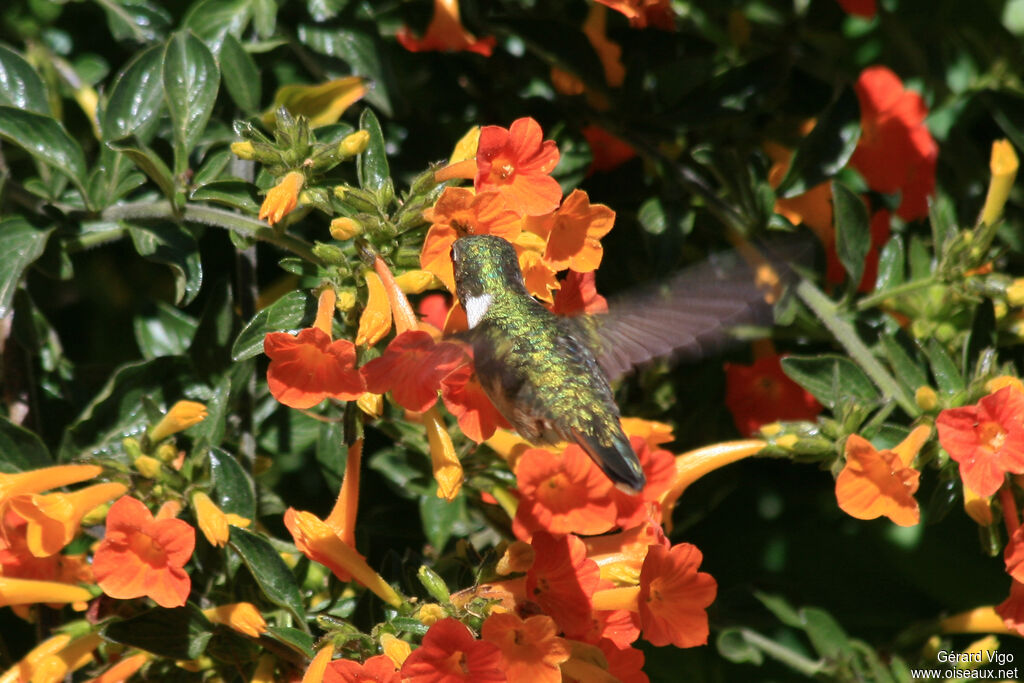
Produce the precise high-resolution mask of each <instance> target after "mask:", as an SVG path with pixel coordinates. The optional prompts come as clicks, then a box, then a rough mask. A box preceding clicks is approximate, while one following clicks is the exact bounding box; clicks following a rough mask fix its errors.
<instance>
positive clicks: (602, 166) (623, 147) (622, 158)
mask: <svg viewBox="0 0 1024 683" xmlns="http://www.w3.org/2000/svg"><path fill="white" fill-rule="evenodd" d="M580 132H581V133H583V137H584V138H586V140H587V144H588V145H590V168H589V169H587V175H590V174H591V173H597V172H602V173H606V172H608V171H612V170H614V169H616V168H618V167H619V166H621V165H622V164H624V163H626V162H627V161H629V160H630V159H632V158H633V157H635V156H636V150H635V149H633V146H632V145H631V144H629V143H628V142H625V141H623V140H622V139H621V138H617V137H615V136H614V135H612V134H611V133H609V132H608V131H607V130H605V129H604V128H602V127H601V126H597V125H589V126H587V127H585V128H584V129H583V130H582V131H580Z"/></svg>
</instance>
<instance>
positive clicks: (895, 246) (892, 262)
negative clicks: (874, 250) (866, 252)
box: [875, 235, 906, 292]
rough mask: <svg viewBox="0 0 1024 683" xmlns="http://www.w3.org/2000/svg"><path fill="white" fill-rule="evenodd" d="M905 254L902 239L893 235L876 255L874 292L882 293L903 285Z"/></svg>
mask: <svg viewBox="0 0 1024 683" xmlns="http://www.w3.org/2000/svg"><path fill="white" fill-rule="evenodd" d="M905 260H906V254H905V253H904V251H903V238H902V237H901V236H899V235H893V236H892V237H891V238H890V239H889V241H888V242H886V243H885V246H884V247H882V251H881V252H880V253H879V255H878V276H877V277H876V278H875V291H876V292H884V291H885V290H887V289H889V288H890V287H895V286H897V285H901V284H903V263H904V261H905Z"/></svg>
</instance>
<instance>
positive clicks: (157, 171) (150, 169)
mask: <svg viewBox="0 0 1024 683" xmlns="http://www.w3.org/2000/svg"><path fill="white" fill-rule="evenodd" d="M107 146H109V147H110V149H112V150H113V151H115V152H117V153H118V154H123V155H125V156H126V157H128V158H129V159H131V160H132V161H133V162H135V165H136V166H138V167H139V168H140V169H142V172H143V173H145V174H146V175H147V176H149V179H150V180H152V181H153V182H154V183H156V185H157V187H159V188H160V191H161V192H163V193H164V196H166V197H171V196H173V195H174V176H173V175H172V174H171V169H169V168H167V164H165V163H164V161H163V159H161V158H160V157H158V156H157V155H156V152H154V151H153V150H151V149H150V148H149V147H145V146H142V145H141V143H140V145H139V146H138V147H132V146H130V145H121V144H118V143H116V142H108V143H107Z"/></svg>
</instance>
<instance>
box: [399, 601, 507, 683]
mask: <svg viewBox="0 0 1024 683" xmlns="http://www.w3.org/2000/svg"><path fill="white" fill-rule="evenodd" d="M501 665H502V660H501V650H499V649H498V647H497V646H496V645H494V644H493V643H488V642H485V641H481V640H477V639H475V638H474V637H473V634H472V633H471V632H470V630H469V629H468V628H466V627H465V626H464V625H463V624H462V622H460V621H459V620H458V619H452V618H451V617H449V618H447V619H442V620H441V621H438V622H436V623H434V625H433V626H431V627H430V630H429V631H427V635H425V636H423V644H422V645H420V647H419V648H418V649H416V650H414V651H413V653H412V654H411V655H409V656H408V658H406V660H405V663H404V664H403V665H402V680H403V681H407V682H408V683H458V681H466V682H467V683H503V682H504V681H505V680H506V678H505V673H504V671H502V668H501Z"/></svg>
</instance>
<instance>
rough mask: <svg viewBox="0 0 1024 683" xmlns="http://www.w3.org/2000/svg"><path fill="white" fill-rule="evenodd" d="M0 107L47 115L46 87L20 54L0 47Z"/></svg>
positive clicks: (48, 112)
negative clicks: (4, 106)
mask: <svg viewBox="0 0 1024 683" xmlns="http://www.w3.org/2000/svg"><path fill="white" fill-rule="evenodd" d="M0 105H6V106H10V107H14V108H16V109H24V110H25V111H31V112H35V113H36V114H43V115H49V114H50V102H49V100H48V99H47V96H46V85H45V84H44V83H43V79H42V78H40V77H39V74H37V73H36V70H35V69H34V68H32V65H31V64H29V63H28V61H27V60H26V59H25V58H24V57H22V56H21V55H20V54H18V53H17V52H15V51H14V50H11V49H10V48H7V47H4V46H3V45H0Z"/></svg>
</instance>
